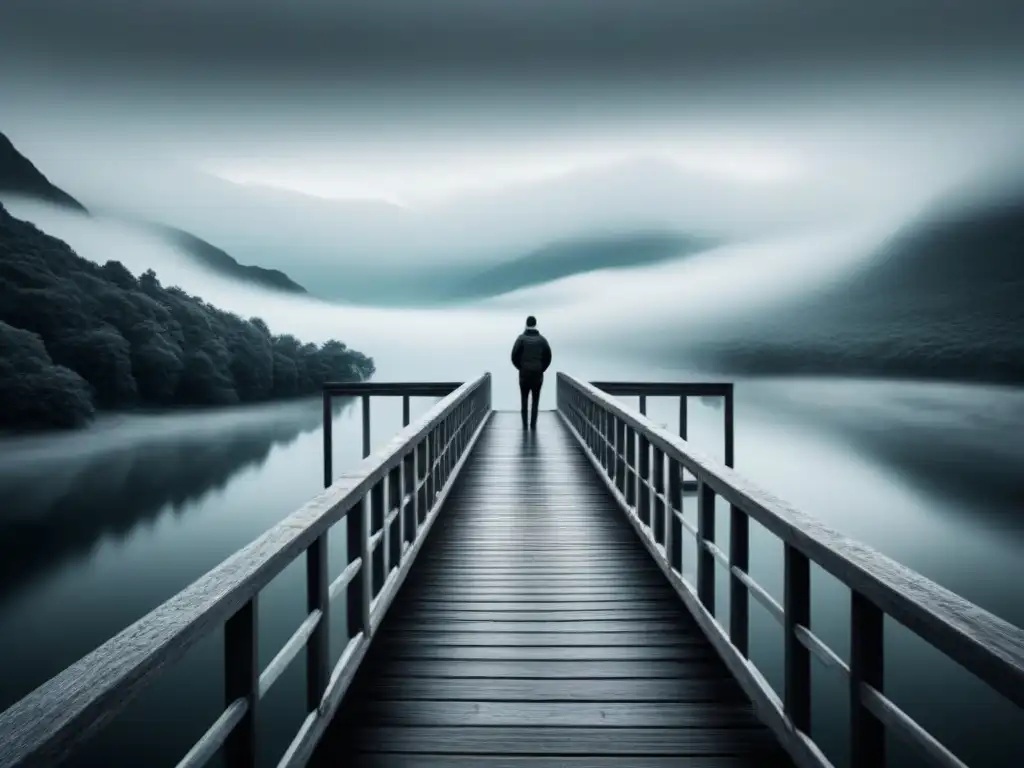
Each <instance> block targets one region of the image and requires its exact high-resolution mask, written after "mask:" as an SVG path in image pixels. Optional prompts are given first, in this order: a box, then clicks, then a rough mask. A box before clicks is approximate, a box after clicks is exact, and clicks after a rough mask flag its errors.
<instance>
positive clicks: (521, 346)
mask: <svg viewBox="0 0 1024 768" xmlns="http://www.w3.org/2000/svg"><path fill="white" fill-rule="evenodd" d="M512 365H514V366H515V367H516V369H517V370H518V371H519V394H520V397H521V398H522V404H523V405H522V411H523V429H526V406H527V401H528V399H529V397H530V395H531V394H532V395H533V407H532V409H531V411H530V429H536V428H537V404H538V402H539V400H540V388H541V386H543V384H544V371H546V370H547V369H548V366H549V365H551V347H550V345H549V344H548V340H547V339H545V338H544V337H543V336H541V335H540V331H538V330H537V318H535V317H534V316H533V315H530V316H529V317H528V318H526V330H525V331H523V332H522V333H521V334H519V338H518V339H516V343H515V344H514V345H513V346H512Z"/></svg>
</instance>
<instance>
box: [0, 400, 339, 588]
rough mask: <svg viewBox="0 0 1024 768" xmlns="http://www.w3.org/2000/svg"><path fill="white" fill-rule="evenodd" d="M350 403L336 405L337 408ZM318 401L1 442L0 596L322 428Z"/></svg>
mask: <svg viewBox="0 0 1024 768" xmlns="http://www.w3.org/2000/svg"><path fill="white" fill-rule="evenodd" d="M348 405H351V403H349V404H347V405H346V404H343V403H338V404H337V405H336V411H338V412H340V411H341V409H342V408H343V407H348ZM321 419H322V412H321V409H320V403H319V401H312V400H309V401H301V402H296V403H289V404H286V405H273V406H267V407H263V408H253V409H246V410H245V411H243V412H238V413H233V412H225V411H218V412H211V413H208V414H183V415H175V416H148V417H128V418H125V419H111V420H109V421H108V422H105V423H103V424H101V425H100V426H99V427H98V429H96V430H91V431H90V432H87V433H82V434H76V435H71V436H68V437H66V438H53V437H46V438H42V439H40V438H29V439H21V440H17V439H7V440H5V441H4V444H3V446H2V448H0V456H3V459H2V460H0V498H3V500H4V503H3V505H2V510H0V602H2V601H3V600H4V598H6V597H9V596H10V595H11V594H13V593H15V592H16V591H17V590H18V588H19V587H20V586H22V585H23V584H24V583H25V582H26V581H27V580H30V579H31V578H32V577H33V576H34V575H35V574H42V573H46V572H48V571H50V570H52V569H54V568H57V567H59V566H60V564H61V563H62V562H64V561H67V560H69V559H71V558H74V557H76V556H78V555H81V554H84V553H87V552H89V551H90V550H91V549H93V547H95V546H96V545H97V543H98V542H99V541H100V540H101V539H103V538H104V537H107V536H114V537H118V538H123V537H125V536H126V535H128V534H129V533H130V532H131V531H132V530H133V529H134V528H135V527H136V526H137V525H139V524H140V523H142V522H144V521H151V520H153V519H154V518H155V517H157V516H158V515H160V514H161V513H162V512H165V511H170V512H172V513H174V514H176V515H180V514H182V513H183V512H184V511H185V510H186V509H189V508H190V507H192V506H193V505H195V504H197V503H198V502H200V501H201V500H202V499H203V497H205V496H206V495H207V494H210V493H213V492H216V491H223V490H224V488H225V487H226V486H227V484H228V482H229V480H230V479H231V478H232V477H233V476H234V475H236V474H238V473H239V472H241V471H243V470H257V471H258V470H259V469H260V468H261V467H262V466H263V465H264V463H265V462H266V460H267V457H268V456H269V455H270V452H271V450H272V449H273V448H274V447H275V446H287V445H289V444H291V443H293V442H294V441H295V440H296V439H297V438H298V437H299V435H300V434H303V433H305V432H310V431H312V430H315V429H318V428H319V426H320V423H321Z"/></svg>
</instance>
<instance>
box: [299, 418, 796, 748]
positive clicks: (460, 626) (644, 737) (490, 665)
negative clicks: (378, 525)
mask: <svg viewBox="0 0 1024 768" xmlns="http://www.w3.org/2000/svg"><path fill="white" fill-rule="evenodd" d="M474 453H475V455H474V456H473V457H472V458H471V460H470V462H469V464H468V465H467V466H466V468H465V470H464V471H463V475H462V476H461V477H460V479H459V481H458V486H457V487H456V488H455V489H454V491H453V494H452V496H451V497H450V498H449V501H448V506H447V508H446V509H445V511H444V512H443V513H442V516H441V517H440V518H439V519H438V521H437V523H436V524H435V527H434V529H433V531H432V532H431V534H430V540H429V541H428V542H427V543H426V545H425V547H424V550H423V551H422V552H421V553H420V556H419V559H418V562H417V563H416V564H415V566H414V569H413V571H412V572H411V573H410V574H409V578H408V580H407V581H406V584H405V586H404V587H403V589H402V592H401V593H400V594H399V596H398V598H397V599H396V601H395V603H394V604H393V605H392V607H391V610H390V611H389V614H388V616H387V618H386V619H385V621H384V623H383V624H382V626H381V627H380V629H379V630H378V633H377V635H376V637H375V638H374V640H373V644H372V646H371V650H370V652H369V654H368V656H367V658H366V660H365V661H364V663H363V665H362V668H361V670H360V672H359V674H358V676H357V679H356V680H355V681H354V683H353V686H352V688H351V689H350V690H349V693H348V696H347V698H346V702H345V703H344V704H343V706H342V709H341V710H340V711H339V713H338V716H337V717H336V719H335V722H334V723H332V725H331V727H330V729H329V730H328V733H327V735H326V736H325V738H324V740H323V742H322V743H321V745H320V748H319V749H318V751H317V754H316V755H315V757H314V759H313V762H312V763H311V764H312V765H317V766H337V765H342V764H344V765H346V766H348V765H361V766H395V767H396V768H397V766H402V767H403V768H405V767H410V768H415V767H416V766H467V767H468V766H507V767H508V768H512V767H513V766H523V767H524V768H525V766H531V768H532V767H534V766H543V765H549V766H555V765H557V766H570V767H576V766H579V767H582V766H593V767H595V768H600V767H601V766H612V765H616V766H618V765H629V766H633V767H634V768H646V767H647V766H652V767H653V766H668V765H680V764H685V765H687V766H694V767H699V766H703V767H704V768H739V767H740V766H758V768H765V767H766V766H788V765H791V762H790V761H789V759H788V758H787V757H786V756H785V754H784V753H783V752H782V750H781V748H780V747H779V745H778V744H777V742H776V740H775V738H774V737H773V736H772V734H771V733H770V732H769V731H768V729H767V728H766V727H764V726H762V725H761V724H760V723H759V722H758V721H757V720H756V718H755V717H754V715H753V711H752V707H751V705H750V703H749V702H748V701H747V700H746V699H745V697H744V695H743V693H742V691H741V690H740V687H739V685H738V684H737V683H736V682H735V681H734V680H733V679H732V677H731V676H730V675H729V673H728V671H727V670H726V668H725V666H724V664H723V663H722V662H721V661H720V660H719V659H718V657H717V656H716V655H715V653H714V651H713V649H712V648H711V645H710V643H709V642H708V641H707V640H706V639H705V638H704V636H703V635H702V633H701V631H700V629H699V628H698V626H697V624H696V623H695V622H694V620H693V619H692V618H691V617H690V616H689V614H688V613H687V612H686V610H685V608H684V607H683V606H682V604H681V602H680V600H679V598H678V597H677V596H676V595H675V593H674V592H673V591H672V589H671V587H670V586H669V585H668V583H667V582H666V580H665V578H664V576H663V575H662V574H661V573H660V572H659V571H658V569H657V568H656V566H655V565H654V564H653V562H652V561H651V559H650V557H649V555H648V554H647V553H646V552H645V551H644V549H643V548H642V547H641V546H640V544H639V543H638V542H637V541H636V535H635V534H634V533H633V531H632V530H631V528H630V527H629V525H628V524H627V523H626V521H625V520H624V519H623V518H622V513H621V512H620V511H619V510H618V508H617V507H616V506H615V504H614V502H613V501H612V500H611V499H610V498H609V497H608V495H607V493H606V491H605V490H604V489H603V488H602V487H601V486H600V485H599V484H598V483H597V482H596V479H595V478H594V474H593V469H592V468H591V467H590V465H589V464H588V463H587V460H586V459H585V458H584V456H583V455H582V453H581V452H580V450H579V448H578V446H577V445H576V444H575V443H574V442H573V440H572V438H571V436H570V435H569V433H568V431H567V430H566V429H565V427H564V426H563V425H562V423H561V420H560V419H559V418H558V416H557V415H556V414H555V413H552V412H545V413H542V414H541V416H540V419H539V422H538V429H537V431H536V432H535V433H528V432H524V430H523V429H522V425H521V423H520V420H519V414H518V413H495V414H494V415H493V416H492V418H491V422H490V423H489V424H488V426H487V427H486V431H485V433H484V434H483V435H482V436H481V440H480V443H479V444H478V445H477V447H476V449H475V451H474ZM683 758H685V760H684V759H683Z"/></svg>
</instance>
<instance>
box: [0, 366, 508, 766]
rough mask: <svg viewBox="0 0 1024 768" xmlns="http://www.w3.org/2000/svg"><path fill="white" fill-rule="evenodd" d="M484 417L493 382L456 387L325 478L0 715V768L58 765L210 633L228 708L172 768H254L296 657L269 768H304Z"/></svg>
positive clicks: (486, 378)
mask: <svg viewBox="0 0 1024 768" xmlns="http://www.w3.org/2000/svg"><path fill="white" fill-rule="evenodd" d="M345 386H351V385H345ZM391 386H395V387H398V386H400V385H391ZM443 386H448V385H443ZM420 391H422V390H414V392H416V393H418V392H420ZM490 414H491V377H490V374H484V375H482V376H480V377H479V378H477V379H475V380H474V381H471V382H467V383H465V384H462V385H458V386H456V387H455V389H454V391H450V393H449V394H448V395H447V396H446V397H445V398H444V399H443V400H442V401H441V402H439V403H437V404H436V405H435V406H434V407H433V408H432V409H430V411H428V412H427V413H426V414H425V415H424V416H423V417H422V418H420V419H419V420H417V421H416V422H415V423H414V424H412V425H409V426H406V427H405V428H404V429H402V430H401V431H400V432H399V433H398V434H397V435H396V436H395V437H394V438H393V439H392V440H391V441H390V442H389V443H388V444H387V445H385V446H384V447H383V448H381V449H380V450H379V451H377V453H376V454H374V455H373V456H371V457H369V458H366V459H364V460H363V461H362V462H361V463H360V465H359V466H358V467H356V468H355V469H353V470H352V471H350V472H345V473H342V474H341V475H340V476H339V477H338V478H337V480H335V481H333V482H331V481H330V478H328V484H329V487H328V488H327V489H326V490H324V491H323V492H322V493H320V494H319V495H318V496H317V497H316V498H314V499H313V500H312V501H310V502H309V503H308V504H306V505H305V506H303V507H302V508H301V509H299V510H298V511H297V512H294V513H293V514H291V515H290V516H288V517H287V518H285V519H284V520H283V521H282V522H281V523H279V524H278V525H276V526H275V527H274V528H272V529H270V530H269V531H267V532H266V533H265V534H263V535H262V536H260V537H259V538H258V539H256V541H254V542H252V543H251V544H249V545H248V546H246V547H244V548H243V549H241V550H239V551H238V552H236V553H235V554H234V555H232V556H231V557H230V558H228V559H227V560H225V561H224V562H223V563H221V564H220V565H218V566H217V567H216V568H214V569H213V570H211V571H210V572H208V573H207V574H206V575H204V576H201V577H200V578H199V579H197V580H196V581H195V582H194V583H193V584H192V585H191V586H189V587H187V588H186V589H184V590H183V591H182V592H179V593H178V594H177V595H175V596H174V597H172V598H171V599H170V600H168V601H167V602H165V603H164V604H163V605H161V606H159V607H158V608H156V609H155V610H153V611H151V612H150V613H149V614H147V615H146V616H145V617H143V618H142V619H140V620H139V621H137V622H135V623H134V624H132V625H131V626H130V627H128V628H127V629H125V630H124V631H123V632H121V633H120V634H118V635H117V636H116V637H114V638H113V639H111V640H109V641H107V642H106V643H104V644H103V645H102V646H100V647H99V648H97V649H96V650H95V651H93V652H92V653H90V654H89V655H87V656H86V657H84V658H83V659H81V660H80V661H78V662H76V663H75V664H73V665H72V666H70V667H68V669H66V670H64V671H63V672H61V673H60V674H59V675H57V676H56V677H54V678H53V679H51V680H50V681H48V682H46V683H44V684H43V685H41V686H40V687H39V688H37V689H36V690H35V691H33V692H32V693H30V694H28V695H27V696H26V697H25V698H23V699H22V700H21V701H19V702H18V703H16V704H14V705H13V706H12V707H10V708H9V709H8V710H6V711H5V712H3V713H0V768H14V767H15V766H17V767H18V768H28V767H29V766H52V765H54V764H56V763H57V762H59V761H60V760H61V759H63V758H64V757H66V756H67V755H68V754H69V753H70V752H71V751H73V750H74V749H75V748H76V747H77V746H79V745H80V744H81V743H82V742H83V741H85V740H86V739H87V738H88V737H89V736H91V735H92V734H93V733H95V732H96V731H97V730H98V729H100V728H101V727H103V726H104V725H105V724H106V723H107V722H109V721H110V720H111V719H112V718H113V716H114V715H115V714H116V713H117V712H118V711H120V710H121V708H122V707H123V706H124V705H125V704H126V703H127V702H128V701H130V700H131V699H132V698H133V697H135V696H136V695H137V694H139V693H140V692H141V691H142V690H143V689H145V688H146V687H147V686H148V685H150V684H151V683H152V682H153V681H154V680H155V679H156V677H157V675H158V674H159V673H161V672H162V671H164V670H165V669H166V668H167V667H169V666H171V665H172V664H174V663H175V662H176V661H178V660H179V659H180V658H181V657H182V656H183V655H184V654H185V653H186V651H188V649H189V648H191V647H192V646H194V645H195V644H196V643H197V642H198V641H200V640H202V639H203V638H204V637H207V636H208V635H210V634H211V633H213V632H215V631H218V630H220V628H221V627H224V637H225V641H224V661H225V681H224V690H225V703H224V705H225V708H224V711H223V713H222V714H221V715H220V716H219V717H218V718H217V719H216V721H214V722H213V723H212V724H211V726H210V727H209V729H208V730H207V732H206V733H205V734H204V735H203V736H202V738H200V739H199V741H198V742H197V743H196V744H195V746H194V747H193V748H192V749H191V750H190V751H189V752H188V753H187V754H186V755H184V756H183V758H182V760H181V762H180V763H179V764H178V765H179V768H191V767H192V766H200V765H203V764H204V763H206V762H207V761H208V760H209V759H210V758H211V757H212V756H213V755H215V754H217V753H218V752H219V751H221V750H223V754H224V758H225V765H226V766H227V768H242V767H243V766H244V767H245V768H252V766H254V765H255V764H256V753H257V733H256V722H257V718H256V713H257V710H258V708H259V702H260V699H261V698H263V697H264V696H265V695H266V693H267V691H268V690H269V689H270V687H271V686H272V685H273V684H274V683H275V682H276V681H277V680H278V679H279V677H280V675H281V673H282V672H283V671H284V670H285V669H286V668H287V666H288V665H289V664H290V663H291V662H292V661H293V660H294V659H295V658H297V657H298V655H299V654H300V653H301V652H302V651H303V649H305V652H306V712H307V715H306V718H305V720H304V721H303V724H302V726H301V728H300V729H299V732H298V733H297V734H296V735H295V737H294V739H293V740H292V742H291V744H290V746H289V747H288V749H287V751H286V752H285V754H284V756H283V757H282V758H281V761H280V762H279V763H278V765H279V767H280V768H290V767H291V766H301V765H304V764H305V763H306V761H307V760H308V759H309V757H310V755H311V754H312V752H313V749H314V748H315V746H316V744H317V742H318V740H319V739H320V737H321V736H322V735H323V732H324V730H325V728H326V727H327V724H328V723H329V722H330V719H331V717H332V716H333V715H334V712H335V711H336V709H337V707H338V705H339V704H340V702H341V700H342V697H343V696H344V694H345V691H346V690H347V689H348V686H349V684H350V683H351V681H352V678H353V676H354V675H355V672H356V670H357V668H358V666H359V663H360V662H361V661H362V659H363V657H364V656H365V654H366V651H367V648H368V646H369V643H370V640H371V638H372V636H373V634H374V631H375V630H376V629H377V627H378V626H379V625H380V623H381V621H382V620H383V618H384V616H385V614H386V613H387V610H388V607H389V606H390V605H391V602H392V600H393V599H394V597H395V594H396V593H397V592H398V590H399V589H400V587H401V585H402V583H403V582H404V580H405V577H406V576H407V574H408V572H409V569H410V567H411V566H412V563H413V561H414V560H415V558H416V555H417V554H418V552H419V550H420V548H421V546H422V545H423V542H424V540H425V539H426V537H427V534H428V533H429V531H430V529H431V527H432V526H433V524H434V521H435V520H436V518H437V515H438V513H439V512H440V510H441V508H442V505H443V503H444V500H445V499H446V498H447V495H448V493H449V492H450V490H451V488H452V484H453V482H454V480H455V478H456V477H457V476H458V474H459V471H460V470H461V468H462V467H463V466H464V464H465V462H466V460H467V459H468V458H469V455H470V452H471V450H472V448H473V446H474V445H475V443H476V440H477V438H478V437H479V435H480V432H481V430H482V429H483V427H484V425H485V423H486V422H487V419H488V418H489V416H490ZM343 519H344V520H345V521H346V527H347V542H348V559H347V565H346V567H345V568H344V570H343V571H342V572H341V574H340V575H339V576H338V577H337V578H336V579H334V581H333V582H330V581H329V579H328V572H327V535H328V532H329V531H330V529H331V527H332V526H333V525H334V524H335V523H337V522H338V521H339V520H343ZM303 554H305V556H306V575H307V579H306V585H307V589H306V592H307V594H306V602H307V613H306V618H305V619H304V620H303V621H302V623H301V624H300V625H299V626H298V628H297V629H296V630H295V632H294V633H293V635H292V636H291V638H290V639H289V640H288V641H287V642H286V643H285V644H284V645H283V646H282V648H281V650H280V651H279V652H278V653H277V655H275V656H274V658H273V659H272V660H271V662H270V663H269V664H268V665H267V666H266V668H265V669H263V670H260V669H259V664H258V653H257V620H256V619H257V608H258V598H259V595H260V592H261V590H263V588H264V587H266V586H267V584H269V583H270V582H271V581H272V580H273V579H274V578H275V577H276V576H277V575H278V574H280V573H281V571H283V570H284V569H285V568H286V567H287V566H288V565H289V564H290V563H292V562H294V561H295V560H296V559H297V558H299V557H300V556H302V555H303ZM342 593H345V594H346V598H347V599H346V607H347V615H346V624H347V635H348V643H347V645H346V647H345V650H344V652H343V653H342V655H341V658H340V660H339V661H338V662H337V664H335V665H334V667H333V669H332V668H331V666H330V658H329V648H330V638H329V635H328V632H329V627H330V622H329V621H328V615H329V612H330V606H331V601H332V599H333V598H335V597H337V596H338V595H340V594H342Z"/></svg>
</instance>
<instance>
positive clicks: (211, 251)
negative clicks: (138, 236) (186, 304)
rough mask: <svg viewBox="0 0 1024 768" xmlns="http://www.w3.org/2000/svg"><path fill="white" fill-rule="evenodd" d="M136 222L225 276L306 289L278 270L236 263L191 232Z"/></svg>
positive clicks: (285, 289) (280, 288) (286, 289)
mask: <svg viewBox="0 0 1024 768" xmlns="http://www.w3.org/2000/svg"><path fill="white" fill-rule="evenodd" d="M136 224H137V225H138V226H141V227H144V228H145V229H148V230H149V231H151V232H153V233H154V234H156V235H158V236H160V237H162V238H164V239H166V240H167V241H169V242H170V243H172V244H173V245H176V246H177V247H178V248H180V249H181V250H183V251H184V252H185V253H187V254H188V255H189V256H191V257H192V258H194V259H195V260H196V261H198V262H199V263H200V264H202V265H203V266H205V267H206V268H207V269H210V270H212V271H214V272H216V273H218V274H221V275H223V276H225V277H230V278H233V279H235V280H241V281H243V282H246V283H251V284H253V285H259V286H261V287H263V288H267V289H269V290H273V291H282V292H284V293H309V292H308V291H307V290H306V289H305V288H303V287H302V286H301V285H299V284H298V283H296V282H295V281H294V280H292V279H291V278H290V277H288V275H286V274H285V273H284V272H282V271H281V270H279V269H266V268H264V267H254V266H249V265H246V264H239V263H238V262H237V261H236V260H235V259H234V257H232V256H231V255H230V254H229V253H227V252H226V251H224V250H222V249H220V248H218V247H217V246H215V245H213V244H212V243H208V242H207V241H206V240H203V239H202V238H201V237H197V236H196V235H193V234H192V233H191V232H186V231H185V230H183V229H178V228H177V227H172V226H168V225H166V224H158V223H154V222H136Z"/></svg>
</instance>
